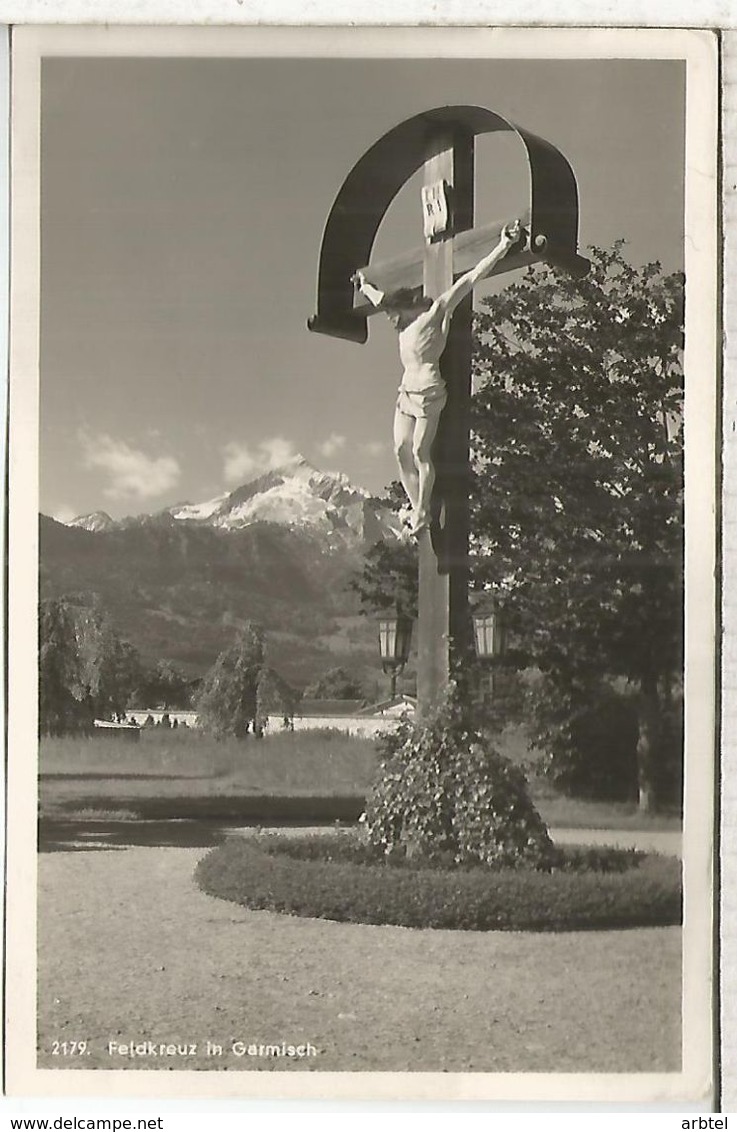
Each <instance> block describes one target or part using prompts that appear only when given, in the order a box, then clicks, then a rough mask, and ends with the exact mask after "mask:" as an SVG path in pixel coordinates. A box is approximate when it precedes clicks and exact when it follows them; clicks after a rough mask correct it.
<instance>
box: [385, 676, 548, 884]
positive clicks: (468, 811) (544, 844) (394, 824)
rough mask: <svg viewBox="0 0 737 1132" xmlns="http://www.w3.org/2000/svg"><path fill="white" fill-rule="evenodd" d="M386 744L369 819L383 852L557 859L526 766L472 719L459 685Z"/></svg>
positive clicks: (504, 861)
mask: <svg viewBox="0 0 737 1132" xmlns="http://www.w3.org/2000/svg"><path fill="white" fill-rule="evenodd" d="M378 744H379V750H380V754H381V762H380V765H379V768H378V771H377V774H376V779H375V783H374V786H373V788H372V791H371V794H370V796H369V798H368V802H367V806H366V818H365V821H366V829H367V836H368V840H369V843H370V844H371V845H373V846H375V847H376V848H377V849H378V850H380V851H381V852H382V853H385V854H387V855H390V854H392V853H394V852H396V851H397V850H402V851H403V852H408V853H410V854H411V853H418V854H420V856H422V857H423V858H425V859H428V860H432V859H433V858H435V857H438V858H441V859H444V860H450V861H452V862H455V863H456V864H486V865H492V866H495V867H497V868H500V867H504V868H517V867H519V866H523V867H528V868H529V867H532V868H545V867H546V866H547V865H549V864H550V862H551V861H552V859H553V846H552V842H551V840H550V837H549V835H548V830H547V826H546V825H545V822H544V821H543V819H542V818H541V817H540V815H539V813H538V812H537V810H536V809H535V806H534V804H533V802H532V800H531V798H530V795H529V792H528V789H527V782H526V779H525V777H524V775H523V773H522V771H521V770H520V769H519V767H516V766H515V765H514V764H513V763H511V762H510V761H509V760H508V759H506V758H504V757H503V756H502V755H500V754H499V752H498V751H496V750H495V749H494V748H493V746H492V745H491V743H490V741H489V739H488V738H487V737H486V736H484V734H483V733H482V732H481V731H479V730H476V729H474V728H473V727H471V726H470V725H469V723H468V719H467V713H466V712H464V710H463V708H462V705H461V704H460V702H459V700H458V698H457V695H456V694H455V692H454V690H453V689H452V688H451V692H450V694H449V696H448V698H447V700H446V702H445V703H444V704H443V705H442V707H441V708H439V709H438V710H437V711H436V712H435V713H434V714H433V715H429V716H428V717H427V718H426V719H423V720H422V721H418V722H412V721H410V720H405V721H402V722H401V723H400V724H399V725H398V727H397V728H396V729H395V730H393V731H391V732H389V733H388V734H385V735H383V736H381V737H380V738H379V740H378Z"/></svg>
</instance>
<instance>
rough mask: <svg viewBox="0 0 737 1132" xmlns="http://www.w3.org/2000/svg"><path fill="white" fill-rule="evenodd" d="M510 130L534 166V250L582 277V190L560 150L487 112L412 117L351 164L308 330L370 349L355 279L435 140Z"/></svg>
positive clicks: (449, 110) (442, 110) (332, 219)
mask: <svg viewBox="0 0 737 1132" xmlns="http://www.w3.org/2000/svg"><path fill="white" fill-rule="evenodd" d="M505 130H506V131H512V132H513V133H515V134H516V135H517V136H518V137H519V139H520V141H521V142H522V144H523V145H524V147H525V151H526V153H527V159H528V162H529V166H530V201H529V213H530V229H531V232H530V236H531V239H530V245H531V247H532V248H539V249H541V254H540V255H539V256H538V257H537V258H541V259H545V260H546V261H548V262H550V263H554V264H558V265H560V266H561V267H564V268H566V269H567V270H569V271H571V272H572V273H574V274H580V275H582V274H585V273H586V271H587V270H588V266H589V264H588V261H587V260H585V259H583V258H582V257H581V256H579V255H578V190H577V187H576V178H575V176H574V173H573V170H572V169H571V167H570V165H569V164H568V162H567V161H566V159H565V157H564V156H563V154H562V153H560V151H559V150H557V149H556V148H555V146H553V145H551V144H550V143H549V142H547V141H545V140H544V139H543V138H539V137H536V136H535V134H530V133H528V132H527V131H526V130H523V129H521V128H520V127H519V126H515V125H514V124H513V123H512V122H509V121H507V119H506V118H502V117H501V116H500V115H499V114H495V113H493V111H491V110H486V109H485V108H484V107H482V106H440V107H437V108H436V109H434V110H427V111H424V112H423V113H422V114H417V115H415V116H414V117H413V118H408V119H407V120H406V121H404V122H401V123H400V124H399V125H398V126H395V127H394V128H393V129H391V130H389V131H388V133H386V134H384V136H383V137H382V138H380V139H379V140H378V141H377V142H376V143H375V144H374V145H372V146H371V148H370V149H369V150H367V151H366V153H365V154H364V155H363V157H362V158H361V159H360V161H358V162H357V163H356V165H354V167H353V169H352V170H351V172H350V173H349V174H348V176H347V177H346V179H345V181H344V183H343V186H342V188H341V190H340V192H339V193H338V195H337V197H336V198H335V202H334V204H333V207H332V208H331V210H330V214H329V216H328V219H327V222H326V225H325V231H324V233H323V238H322V247H321V250H320V265H319V272H318V286H317V313H316V314H315V315H314V316H313V317H312V318H311V319H310V320H309V322H308V324H307V325H308V327H309V329H310V330H314V331H317V332H319V333H322V334H330V335H333V336H334V337H338V338H347V339H350V340H351V341H354V342H365V341H366V339H367V337H368V326H367V320H366V316H365V314H362V313H360V312H356V311H354V310H353V296H354V288H353V284H352V283H351V276H352V275H353V273H354V272H355V271H356V270H357V269H358V268H359V267H363V266H364V265H366V264H368V262H369V258H370V255H371V249H372V247H373V243H374V239H375V238H376V233H377V231H378V229H379V225H380V223H381V221H382V219H383V216H384V213H385V212H386V210H387V208H388V207H389V205H390V204H391V202H392V200H393V199H394V197H395V196H396V194H397V193H398V192H399V190H400V189H401V187H402V186H403V185H404V183H405V182H406V181H407V180H408V179H409V178H410V177H411V176H412V174H413V173H415V172H417V170H418V169H419V168H420V167H421V166H422V165H423V163H424V162H425V160H426V158H427V155H428V148H429V146H430V145H431V144H432V141H433V139H435V138H437V137H438V136H442V135H448V136H452V135H453V134H456V136H458V134H460V135H461V136H464V137H465V138H468V137H475V136H476V135H478V134H488V133H495V132H497V131H505Z"/></svg>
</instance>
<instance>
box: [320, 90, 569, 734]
mask: <svg viewBox="0 0 737 1132" xmlns="http://www.w3.org/2000/svg"><path fill="white" fill-rule="evenodd" d="M497 130H513V131H514V132H515V133H516V134H517V135H518V137H519V138H520V139H521V141H522V142H523V144H524V146H525V149H526V152H527V157H528V161H529V164H530V175H531V176H530V189H531V192H530V205H529V210H528V209H527V208H523V209H521V210H520V214H519V215H520V218H521V219H522V220H523V223H524V222H525V221H526V220H527V218H528V217H529V224H528V230H527V232H526V242H525V244H524V245H523V246H521V247H520V248H519V249H516V248H515V249H512V251H511V252H509V253H508V254H507V255H506V256H505V257H504V259H503V260H501V261H500V262H499V264H498V265H497V268H496V270H495V271H494V272H492V274H499V273H500V272H502V271H510V270H514V269H515V268H519V267H522V266H525V265H526V264H530V263H534V262H537V261H539V260H543V259H544V260H546V261H547V262H549V263H552V264H554V265H556V264H559V265H561V266H563V267H565V268H566V269H567V270H569V271H571V272H573V273H575V274H584V273H585V272H586V270H588V266H589V265H588V262H587V261H586V260H585V259H583V258H582V257H580V256H579V255H578V253H577V232H578V196H577V189H576V182H575V177H574V175H573V171H572V170H571V168H570V166H569V165H568V162H567V161H566V160H565V158H564V157H563V155H562V154H561V153H559V152H558V150H556V149H555V148H554V147H553V146H551V145H550V144H549V143H548V142H546V141H544V140H543V139H541V138H538V137H536V136H535V135H533V134H529V133H527V131H525V130H522V129H520V128H519V127H516V126H514V125H513V124H512V123H510V122H508V121H507V120H506V119H504V118H501V117H500V116H499V115H497V114H494V113H493V112H492V111H489V110H486V109H484V108H482V107H468V106H460V107H439V108H438V109H436V110H433V111H427V112H425V113H424V114H419V115H417V116H416V117H415V118H411V119H408V120H407V121H406V122H403V123H401V124H400V125H399V126H397V127H395V128H394V129H393V130H391V131H390V132H389V133H388V134H385V135H384V137H383V138H381V139H380V140H379V141H378V142H377V143H376V144H375V145H374V146H373V147H372V148H371V149H370V150H368V152H367V153H366V154H364V156H363V158H361V160H360V161H359V162H358V164H357V165H356V166H355V167H354V169H353V170H352V171H351V173H350V174H349V176H348V178H347V179H346V181H345V183H344V185H343V188H342V189H341V192H340V193H339V195H338V197H337V198H336V201H335V203H334V205H333V208H332V210H331V213H330V216H329V217H328V222H327V225H326V229H325V234H324V236H323V244H322V250H321V258H320V273H319V280H318V313H317V314H316V315H315V316H314V318H312V319H310V321H309V323H308V326H309V328H310V329H311V330H315V331H319V332H321V333H326V334H330V335H333V336H335V337H342V338H347V339H349V340H352V341H355V342H364V341H365V340H366V336H367V328H366V319H367V316H368V315H369V314H372V313H374V309H375V308H373V307H371V306H370V305H369V304H368V303H367V301H366V300H365V299H364V298H363V296H362V295H361V294H360V293H359V292H358V291H356V290H355V289H353V288H352V284H351V283H350V280H351V278H352V276H353V275H354V273H355V272H356V271H357V270H361V271H362V273H363V276H364V278H365V279H366V280H367V281H368V282H370V283H373V284H374V285H375V286H376V287H378V288H379V289H380V290H383V291H390V290H396V289H398V288H399V287H409V288H410V289H415V290H418V291H419V289H420V287H422V289H423V291H424V294H425V295H427V296H429V297H431V298H435V297H437V296H438V295H440V294H442V292H443V291H445V290H447V288H448V287H450V286H451V284H452V282H453V280H454V278H455V277H456V276H457V275H458V274H461V273H462V272H465V271H467V270H469V269H470V268H471V267H473V266H475V264H476V263H477V262H478V261H479V260H480V259H481V258H482V256H483V255H485V254H486V253H487V252H488V251H490V250H491V248H492V247H493V246H494V244H496V242H497V240H498V237H499V234H500V231H501V224H498V225H490V226H486V227H485V228H479V229H474V227H473V223H474V149H475V135H476V134H478V133H484V132H493V131H497ZM422 166H424V184H423V192H422V205H423V209H424V216H425V225H424V227H425V234H426V241H425V246H424V248H422V249H421V250H420V251H414V252H410V253H409V254H408V255H405V256H401V257H399V258H398V259H395V260H392V261H390V262H388V263H385V264H378V265H372V264H368V265H367V266H363V265H362V264H361V262H360V256H361V253H362V252H363V255H364V256H365V257H368V256H369V255H370V251H371V248H372V245H373V241H374V238H375V236H376V232H377V230H378V227H379V223H380V221H381V218H382V216H383V214H384V212H385V210H386V208H387V207H388V205H389V203H390V202H391V200H392V199H393V197H394V196H395V194H396V192H397V191H398V189H399V188H400V187H401V185H402V184H403V183H404V182H405V181H406V180H407V178H408V176H410V175H411V173H412V172H414V171H415V170H417V169H418V168H420V167H422ZM508 219H513V217H509V218H508ZM471 347H472V297H471V296H469V297H468V298H466V299H465V300H463V302H462V303H461V304H460V305H459V306H458V307H457V308H456V310H455V313H454V315H453V319H452V323H451V329H450V334H449V337H448V342H447V345H446V348H445V351H444V353H443V356H442V358H441V361H440V372H441V375H442V377H443V379H444V381H445V383H446V386H447V389H448V400H447V403H446V406H445V408H444V409H443V413H442V417H441V421H440V427H439V430H438V435H437V438H436V442H435V447H434V452H433V462H434V464H435V468H436V481H435V487H434V492H433V503H432V522H431V525H430V529H429V530H423V531H422V532H421V533H420V536H419V560H420V561H419V626H418V689H417V691H418V708H419V713H420V714H421V715H422V714H425V713H427V712H428V711H429V710H430V709H431V708H432V707H433V706H434V705H436V704H437V703H438V702H439V701H440V700H441V698H442V696H443V694H444V692H445V690H446V689H447V686H448V682H449V680H450V678H451V676H452V675H453V674H454V673H455V672H458V673H459V674H460V672H461V671H462V665H463V659H464V657H465V656H467V655H468V652H469V650H470V648H471V622H470V616H469V609H468V582H469V564H468V544H469V533H470V532H469V478H470V455H469V442H470V402H471Z"/></svg>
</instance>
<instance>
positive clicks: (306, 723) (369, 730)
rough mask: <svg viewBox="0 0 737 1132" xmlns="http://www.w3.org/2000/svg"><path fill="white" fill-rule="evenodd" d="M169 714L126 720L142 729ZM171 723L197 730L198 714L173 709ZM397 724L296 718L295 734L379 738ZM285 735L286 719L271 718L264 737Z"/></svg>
mask: <svg viewBox="0 0 737 1132" xmlns="http://www.w3.org/2000/svg"><path fill="white" fill-rule="evenodd" d="M165 714H166V713H165V712H163V711H161V710H159V709H156V710H155V711H154V710H153V709H152V710H149V709H147V708H142V709H141V710H140V711H129V712H128V713H127V715H126V720H127V722H128V723H130V722H131V721H132V720H133V719H135V720H136V722H137V723H138V725H139V727H142V726H143V724H144V722H145V720H146V719H147V717H148V716H149V715H150V716H151V717H152V718H153V721H154V723H160V722H161V717H162V716H163V715H165ZM168 715H169V719H170V720H171V721H172V723H173V722H174V720H175V719H176V720H177V723H179V724H180V725H181V724H182V723H186V724H187V726H188V727H197V726H198V721H197V712H196V711H177V710H176V709H174V708H172V709H171V710H170V711H169V713H168ZM396 722H397V716H396V715H382V716H360V715H304V716H303V715H295V717H294V719H293V724H294V730H295V731H318V730H322V729H324V728H332V729H334V730H335V731H342V732H343V733H344V734H346V735H367V736H369V737H371V736H372V735H378V734H379V733H380V732H381V731H386V730H388V729H389V728H391V727H393V726H394V725H395V724H396ZM283 732H284V716H283V715H270V716H269V724H268V727H267V728H266V730H265V732H264V734H265V735H267V736H268V735H279V734H280V733H283Z"/></svg>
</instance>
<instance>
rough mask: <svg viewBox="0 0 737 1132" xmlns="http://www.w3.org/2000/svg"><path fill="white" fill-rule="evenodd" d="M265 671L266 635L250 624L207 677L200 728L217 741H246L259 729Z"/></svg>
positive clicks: (199, 704)
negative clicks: (262, 683) (228, 738)
mask: <svg viewBox="0 0 737 1132" xmlns="http://www.w3.org/2000/svg"><path fill="white" fill-rule="evenodd" d="M263 669H264V633H263V629H262V628H261V626H260V625H257V624H256V623H255V622H251V621H249V622H247V623H246V624H245V625H244V626H243V628H242V629H241V630H240V632H239V634H238V636H237V638H236V640H235V642H234V643H233V644H232V645H231V647H230V648H228V649H225V650H224V651H223V652H221V654H220V656H219V657H218V658H217V660H216V661H215V663H214V665H213V666H212V668H211V669H210V671H209V672H208V673H207V675H206V676H205V678H204V680H203V682H202V686H201V688H200V691H199V694H198V696H197V701H196V705H195V706H196V709H197V715H198V721H199V725H200V727H201V728H202V729H203V730H205V731H208V732H209V733H210V734H212V735H215V736H216V737H217V738H225V737H226V736H229V735H231V736H233V737H234V738H236V739H245V738H246V736H247V734H248V731H249V728H252V729H253V730H254V731H256V730H257V729H258V727H259V718H260V712H259V681H260V678H261V674H262V671H263Z"/></svg>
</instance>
